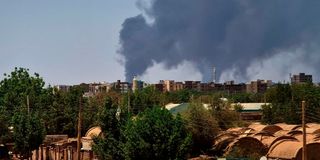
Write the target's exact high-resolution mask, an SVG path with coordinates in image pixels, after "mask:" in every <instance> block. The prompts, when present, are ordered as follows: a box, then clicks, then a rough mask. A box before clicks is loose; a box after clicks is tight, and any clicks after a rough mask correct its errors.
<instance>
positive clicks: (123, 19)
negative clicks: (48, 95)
mask: <svg viewBox="0 0 320 160" xmlns="http://www.w3.org/2000/svg"><path fill="white" fill-rule="evenodd" d="M150 2H151V1H149V0H133V1H132V0H123V1H116V0H112V1H101V0H98V1H90V2H89V1H86V0H79V1H68V2H66V1H62V0H58V1H54V2H44V1H39V0H30V1H22V2H20V1H19V2H18V1H3V2H0V19H1V21H0V35H1V37H0V56H1V57H2V58H1V59H0V78H1V79H2V78H3V77H4V76H3V73H9V72H11V71H12V70H13V69H14V67H24V68H28V69H30V72H37V73H39V74H40V75H41V76H42V77H43V78H44V80H45V81H46V82H47V84H51V85H55V84H70V85H71V84H78V83H81V82H86V83H89V82H95V81H96V82H99V81H110V82H112V81H116V80H118V79H121V80H125V79H130V77H131V76H132V75H135V74H136V75H138V76H139V77H141V79H143V80H145V81H147V82H151V83H153V82H157V81H158V80H159V79H175V80H179V81H184V80H202V81H209V80H210V77H212V75H211V69H212V68H211V66H212V65H215V66H216V70H217V75H216V76H217V80H218V81H220V82H223V81H228V80H236V81H237V82H246V81H249V80H255V79H272V80H274V81H284V80H286V81H289V74H290V73H300V72H305V73H308V74H312V75H314V80H315V81H319V78H318V76H317V75H318V73H319V72H318V71H317V68H318V65H319V63H318V62H319V60H320V56H319V55H318V50H319V49H318V48H319V46H318V45H317V43H318V42H319V36H318V34H314V33H316V32H317V31H318V30H317V29H318V28H317V26H319V25H320V24H319V23H318V22H317V21H315V20H314V19H312V18H311V17H312V14H316V13H318V12H319V10H318V9H317V7H316V6H317V5H316V4H317V3H318V2H312V3H311V2H310V3H309V2H308V3H304V5H300V1H299V0H296V1H294V2H292V3H290V4H289V3H286V2H281V3H280V2H279V3H275V2H268V3H265V2H257V3H255V2H253V1H250V0H248V1H247V2H248V3H239V2H238V1H229V2H224V3H218V2H217V1H204V2H203V3H195V2H193V1H179V0H178V1H175V2H174V3H173V2H172V1H166V0H163V1H157V0H156V1H153V2H154V3H150ZM181 4H184V7H185V8H182V9H181V10H179V9H176V7H177V6H181ZM260 5H261V6H264V7H262V8H259V6H260ZM206 6H212V8H210V7H206ZM232 6H233V7H234V8H232ZM281 6H287V7H286V8H288V9H287V10H283V9H282V7H281ZM268 7H271V8H272V9H273V11H274V14H277V16H275V15H274V14H273V13H272V12H269V9H268ZM164 8H168V9H169V10H170V11H172V12H166V10H165V9H164ZM186 8H188V10H187V9H186ZM235 8H237V9H238V10H236V11H234V9H235ZM257 8H258V9H260V10H261V12H263V11H268V12H263V13H261V14H258V13H260V12H258V11H257ZM295 8H299V9H295ZM306 8H309V9H308V12H303V11H304V10H305V9H306ZM213 10H216V11H217V12H212V11H213ZM200 11H201V12H200ZM227 15H229V16H230V17H229V18H227V17H228V16H227ZM236 15H237V16H236ZM254 15H256V16H254ZM292 15H300V16H301V17H300V19H299V18H297V19H294V20H293V19H291V18H290V17H292ZM163 17H165V18H163ZM208 17H216V18H213V19H212V18H211V19H210V18H208ZM268 17H269V18H270V17H271V20H270V21H268ZM279 18H280V19H279ZM281 18H284V19H287V21H286V23H284V24H281V23H280V22H279V21H281ZM177 20H179V23H178V24H176V23H174V22H176V21H177ZM248 20H249V21H248ZM220 21H223V22H228V23H221V24H223V25H221V26H220V25H217V24H219V23H220ZM296 21H298V22H299V24H300V25H297V23H296ZM218 22H219V23H218ZM278 22H279V23H280V24H278ZM179 24H183V25H179ZM258 24H263V25H258ZM272 26H276V28H273V27H272ZM309 26H312V27H311V28H310V27H309ZM250 27H252V30H246V28H250ZM186 29H190V30H191V31H188V30H186ZM178 31H179V32H178ZM220 31H221V33H222V31H223V33H224V34H223V35H220V34H218V33H220ZM266 33H270V34H266ZM271 33H272V34H271ZM244 34H247V35H248V36H246V38H245V41H243V40H242V38H240V37H243V35H244ZM196 35H197V36H196ZM217 36H218V37H220V39H216V37H217ZM128 37H130V38H128ZM131 46H143V47H138V50H135V49H136V48H134V47H133V48H132V47H131ZM153 52H154V53H153Z"/></svg>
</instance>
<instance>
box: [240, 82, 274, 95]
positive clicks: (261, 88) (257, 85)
mask: <svg viewBox="0 0 320 160" xmlns="http://www.w3.org/2000/svg"><path fill="white" fill-rule="evenodd" d="M271 85H272V81H271V80H259V79H258V80H257V81H251V82H250V83H249V84H247V85H246V91H247V93H264V92H266V91H267V89H268V87H270V86H271Z"/></svg>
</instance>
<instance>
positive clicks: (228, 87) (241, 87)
mask: <svg viewBox="0 0 320 160" xmlns="http://www.w3.org/2000/svg"><path fill="white" fill-rule="evenodd" d="M222 88H223V91H224V92H227V93H228V94H233V93H242V92H245V91H246V84H244V83H238V84H236V83H234V81H227V82H225V83H224V84H223V86H222Z"/></svg>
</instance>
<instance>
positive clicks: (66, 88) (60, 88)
mask: <svg viewBox="0 0 320 160" xmlns="http://www.w3.org/2000/svg"><path fill="white" fill-rule="evenodd" d="M70 87H71V86H69V85H56V86H54V88H56V89H57V90H58V91H63V92H68V91H69V90H70Z"/></svg>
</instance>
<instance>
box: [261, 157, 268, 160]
mask: <svg viewBox="0 0 320 160" xmlns="http://www.w3.org/2000/svg"><path fill="white" fill-rule="evenodd" d="M260 160H268V159H267V157H266V156H262V157H261V158H260Z"/></svg>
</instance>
